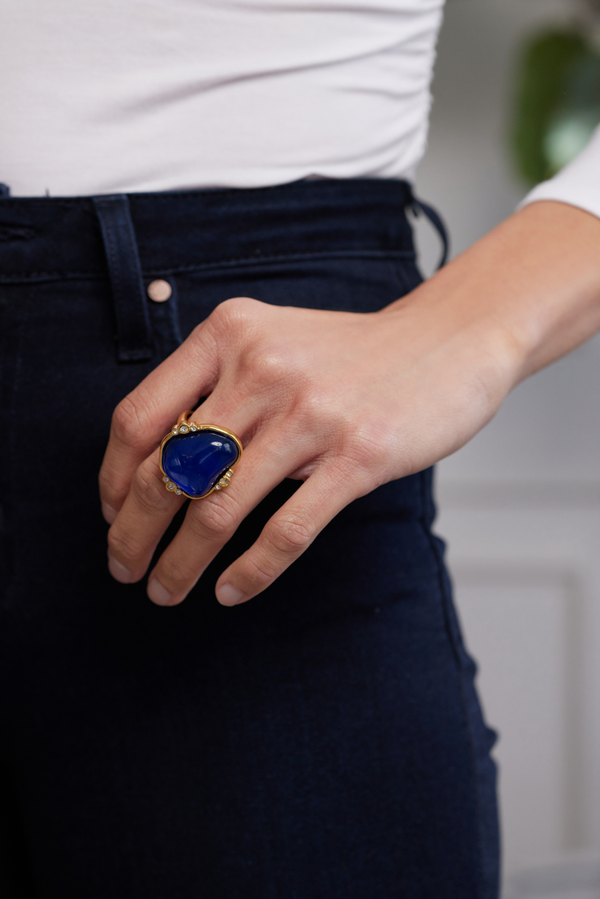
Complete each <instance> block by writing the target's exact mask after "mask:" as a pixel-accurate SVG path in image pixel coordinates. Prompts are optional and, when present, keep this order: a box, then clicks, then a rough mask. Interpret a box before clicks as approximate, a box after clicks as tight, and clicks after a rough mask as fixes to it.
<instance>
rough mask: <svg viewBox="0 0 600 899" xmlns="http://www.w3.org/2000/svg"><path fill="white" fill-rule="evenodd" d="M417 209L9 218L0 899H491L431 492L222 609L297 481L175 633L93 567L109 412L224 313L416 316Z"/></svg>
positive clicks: (364, 515) (154, 209)
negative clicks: (409, 309)
mask: <svg viewBox="0 0 600 899" xmlns="http://www.w3.org/2000/svg"><path fill="white" fill-rule="evenodd" d="M111 203H113V204H116V205H113V206H111V205H110V204H111ZM411 203H412V197H411V193H410V188H409V186H408V185H407V184H405V183H402V182H389V181H369V180H361V181H352V182H343V181H341V182H332V181H314V182H304V183H298V184H291V185H285V186H282V187H273V188H266V189H257V190H214V191H190V192H176V193H165V194H152V195H149V194H147V195H141V194H140V195H130V196H129V197H128V198H125V201H124V202H123V199H118V201H115V200H114V199H112V200H111V199H109V200H107V199H106V198H104V208H103V210H102V206H103V203H102V200H101V201H100V202H99V201H98V198H96V200H94V198H74V199H54V198H39V199H38V198H24V199H12V198H10V197H7V196H3V197H0V316H1V317H0V341H1V371H0V416H1V434H2V440H1V442H0V456H1V458H0V462H1V464H0V478H1V494H0V495H1V502H2V508H1V512H2V518H1V527H2V558H1V562H2V568H1V585H0V586H1V594H0V597H1V598H0V660H1V666H2V667H1V676H0V727H1V735H0V741H1V742H0V795H1V797H2V802H1V818H2V820H1V822H0V895H1V896H2V897H3V899H4V897H6V899H70V897H78V899H79V897H81V899H84V897H85V899H107V897H111V899H137V897H139V899H200V897H206V899H496V897H497V891H498V884H497V881H498V830H497V816H496V803H495V767H494V764H493V762H492V760H491V759H490V755H489V751H490V748H491V746H492V744H493V740H494V735H493V732H492V731H490V730H489V729H488V728H487V727H486V725H485V724H484V721H483V719H482V716H481V712H480V708H479V704H478V700H477V697H476V694H475V690H474V686H473V677H474V665H473V662H472V661H471V660H470V658H469V657H468V655H467V654H466V652H465V649H464V646H463V642H462V639H461V635H460V631H459V626H458V623H457V619H456V615H455V611H454V608H453V604H452V598H451V589H450V585H449V581H448V577H447V575H446V571H445V568H444V562H443V545H442V543H441V542H440V540H439V539H438V538H437V537H436V536H434V535H433V534H432V531H431V527H432V522H433V519H434V504H433V500H432V472H431V470H428V471H424V472H421V473H420V474H416V475H413V476H411V477H407V478H403V479H401V480H398V481H396V482H394V483H391V484H389V485H387V486H385V487H382V488H380V489H378V490H375V491H374V492H373V493H371V494H369V495H368V496H365V497H363V498H361V499H359V500H357V501H355V502H354V503H352V504H351V505H350V506H348V507H347V508H346V509H345V510H344V511H343V512H342V513H341V514H339V515H338V516H337V517H336V518H335V520H334V521H333V522H331V524H330V525H329V526H328V527H327V528H326V530H325V531H324V532H323V533H322V535H321V536H320V537H319V538H318V539H317V540H316V541H315V542H314V544H313V545H312V546H311V547H310V549H309V550H308V551H307V552H306V554H305V555H304V556H303V557H302V558H301V559H300V560H299V561H297V562H296V563H295V564H294V565H293V566H292V567H291V568H290V569H289V570H288V571H287V572H286V573H285V574H284V575H283V576H282V577H280V578H279V580H278V581H277V582H276V583H275V584H274V586H272V587H271V588H269V589H268V590H267V591H266V592H265V593H263V594H262V595H260V596H259V597H257V598H255V599H253V600H252V601H251V602H248V603H246V604H244V605H242V606H239V607H235V608H224V607H222V606H220V605H219V604H218V603H217V601H216V599H215V596H214V584H215V581H216V578H217V576H218V575H219V573H220V572H221V571H222V570H223V569H224V568H225V566H226V565H228V564H229V563H230V562H231V561H232V560H233V559H234V558H236V557H237V556H238V555H239V554H240V553H241V552H243V550H244V549H245V548H247V547H248V546H249V545H250V544H251V543H252V542H253V541H254V539H255V538H256V537H257V535H258V534H259V532H260V530H261V529H262V527H263V526H264V524H265V522H266V521H267V519H268V518H269V516H270V515H271V514H272V512H273V511H274V510H275V509H276V508H277V507H278V506H279V505H280V504H281V503H282V502H283V501H284V500H285V499H286V498H287V497H288V496H290V495H291V493H292V492H293V491H294V490H295V489H296V488H297V486H298V484H297V482H294V481H285V482H284V483H282V484H281V485H280V486H279V487H278V488H277V489H276V490H274V491H273V492H272V494H270V495H269V496H268V497H267V498H266V499H265V500H264V502H263V503H262V504H261V505H260V506H259V507H258V508H257V509H256V510H255V511H254V512H253V513H252V514H251V515H250V516H249V517H248V518H247V519H246V520H245V521H244V523H243V524H242V525H241V527H240V528H239V530H238V532H237V534H236V535H235V537H234V538H233V539H232V540H231V541H230V543H229V544H228V545H227V546H226V548H225V549H223V551H222V552H221V554H220V555H219V556H218V557H217V559H216V561H215V562H214V563H213V564H211V566H210V567H209V569H208V570H207V571H206V573H205V574H204V576H203V577H202V578H201V579H200V581H199V583H198V584H197V586H196V587H195V588H194V589H193V591H192V592H191V594H190V595H189V597H188V598H187V599H186V601H185V602H184V603H183V604H181V605H180V606H177V607H174V608H160V607H158V606H155V605H153V604H152V603H151V602H150V601H149V600H148V599H147V597H146V593H145V583H140V584H135V585H126V586H124V585H121V584H119V583H116V582H115V581H113V580H112V579H111V577H110V576H109V574H108V571H107V567H106V531H107V526H106V524H105V523H104V521H103V519H102V517H101V515H100V508H99V499H98V487H97V476H98V470H99V468H100V464H101V461H102V456H103V452H104V449H105V447H106V443H107V439H108V433H109V428H110V420H111V414H112V411H113V409H114V407H115V406H116V405H117V403H118V402H119V401H120V400H121V399H122V398H123V397H124V396H125V395H126V394H127V393H128V392H129V391H131V390H132V389H133V388H134V387H135V386H136V385H137V384H138V383H139V382H140V381H141V380H142V379H143V378H144V377H145V375H147V374H148V372H150V371H151V370H152V368H154V367H155V366H156V365H157V364H159V363H160V361H161V360H162V359H164V358H165V356H167V355H168V354H169V353H171V352H172V351H173V350H174V349H175V348H176V347H177V345H178V344H179V342H180V341H181V339H182V338H185V337H186V335H188V334H189V333H190V331H191V330H192V329H193V328H194V326H195V325H196V324H198V323H199V322H200V321H202V320H203V319H204V318H205V317H206V316H208V315H209V314H210V312H211V310H212V309H214V308H215V306H216V305H217V304H218V303H220V302H221V301H223V300H225V299H227V298H229V297H233V296H239V295H245V296H252V297H255V298H256V299H259V300H262V301H263V302H265V303H272V304H277V305H284V306H285V305H295V306H304V307H310V308H315V309H333V310H351V311H355V312H371V311H374V310H377V309H380V308H382V307H384V306H386V305H387V304H389V303H390V302H392V301H394V300H395V299H397V298H398V297H399V296H401V295H403V294H405V293H407V292H408V291H410V290H411V289H412V288H414V287H415V286H416V285H417V284H418V283H419V281H420V275H419V272H418V269H417V267H416V264H415V254H414V247H413V241H412V234H411V229H410V225H409V222H408V220H407V218H406V214H405V209H406V207H407V206H408V205H410V204H411ZM107 206H108V212H107V211H106V209H107ZM99 207H100V211H99ZM117 207H118V209H119V210H120V212H117V214H116V216H115V215H114V214H113V213H114V210H115V208H117ZM103 213H104V218H103ZM127 217H129V224H128V221H127ZM107 229H108V232H109V236H108V238H107ZM127 233H129V237H128V236H127ZM115 234H116V235H117V239H116V250H115V252H116V253H117V255H118V254H119V253H120V254H121V257H120V258H119V259H118V260H117V261H116V262H115V261H114V260H113V261H112V262H111V259H110V253H109V252H107V247H108V245H109V244H110V242H111V240H112V239H113V238H114V237H115ZM119 234H121V239H119V238H118V235H119ZM111 235H112V236H111ZM123 235H124V236H123ZM132 247H133V249H132ZM127 258H129V259H130V262H129V267H128V264H127ZM115 266H116V267H117V268H118V269H119V266H120V267H121V268H120V269H119V271H120V272H121V275H119V273H118V272H117V274H116V277H117V280H118V278H119V277H122V278H124V279H125V283H127V284H132V283H133V287H128V288H127V289H126V290H121V292H120V293H119V290H118V287H115ZM123 267H124V268H123ZM136 273H137V274H136ZM135 278H138V281H139V279H140V278H141V281H142V285H143V290H142V289H140V288H139V284H137V285H136V283H134V282H135ZM156 278H163V279H165V280H167V281H168V282H169V283H170V284H171V286H172V295H171V297H170V299H169V300H168V301H166V302H163V303H153V302H151V301H150V300H149V299H148V298H147V296H146V292H145V291H146V287H147V285H148V283H149V282H150V281H151V280H153V279H156ZM135 321H137V322H138V323H140V324H139V327H140V331H139V333H137V334H136V332H135V329H134V330H133V332H132V330H131V328H132V322H135ZM146 323H147V324H146ZM145 327H147V335H148V336H146V333H144V328H145ZM132 342H133V350H134V353H133V355H131V353H130V354H129V357H128V356H127V353H128V347H129V350H131V344H132ZM136 353H137V356H136ZM145 356H146V357H147V358H145ZM127 358H128V359H129V361H125V359H127ZM135 359H137V361H132V360H135ZM376 391H377V385H374V393H375V396H376ZM181 411H183V410H181V409H178V408H174V409H173V421H176V419H177V416H178V414H179V413H180V412H181ZM232 489H233V488H232ZM180 519H181V516H179V517H178V519H177V521H176V522H175V523H174V526H173V527H176V526H177V525H178V523H179V521H180ZM172 533H173V529H171V531H170V532H169V534H167V536H166V539H167V540H168V539H169V536H170V535H172ZM162 545H163V546H164V545H165V544H164V542H163V544H162Z"/></svg>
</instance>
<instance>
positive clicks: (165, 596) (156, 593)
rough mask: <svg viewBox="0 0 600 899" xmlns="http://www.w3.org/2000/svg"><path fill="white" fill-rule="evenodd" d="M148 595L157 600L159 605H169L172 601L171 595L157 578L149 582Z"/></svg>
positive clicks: (153, 600)
mask: <svg viewBox="0 0 600 899" xmlns="http://www.w3.org/2000/svg"><path fill="white" fill-rule="evenodd" d="M148 596H149V597H150V599H151V600H152V602H155V603H156V605H157V606H168V605H169V603H170V602H171V595H170V593H168V592H167V591H166V590H165V588H164V587H163V585H162V584H159V583H158V581H157V580H156V578H152V580H151V581H149V582H148Z"/></svg>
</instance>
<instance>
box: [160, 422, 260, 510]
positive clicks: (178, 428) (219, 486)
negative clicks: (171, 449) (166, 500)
mask: <svg viewBox="0 0 600 899" xmlns="http://www.w3.org/2000/svg"><path fill="white" fill-rule="evenodd" d="M190 415H193V412H192V411H188V412H182V413H181V415H180V416H179V418H178V419H177V424H176V425H173V427H172V428H171V430H170V431H169V433H168V434H167V435H166V436H165V437H163V439H162V440H161V442H160V457H159V460H158V464H159V465H160V470H161V471H162V474H163V481H164V484H165V487H166V489H167V490H168V491H169V493H174V494H175V495H176V496H185V497H186V499H205V498H206V497H207V496H210V494H211V493H213V492H214V491H215V490H223V489H224V488H225V487H229V483H230V481H231V477H232V475H233V469H234V468H235V466H236V465H237V464H238V462H239V461H240V459H241V458H242V444H241V442H240V439H239V438H238V437H236V435H235V434H233V433H232V432H231V431H227V430H226V429H225V428H221V427H220V426H219V425H207V424H198V422H196V421H190ZM194 431H215V432H216V433H217V434H223V436H224V437H229V439H230V440H233V442H234V443H235V445H236V446H237V448H238V457H237V459H236V460H235V462H234V463H233V465H232V466H231V468H228V469H227V471H226V472H225V474H223V475H221V477H220V478H219V480H218V481H217V482H216V484H214V486H213V487H211V489H210V490H209V491H208V493H204V494H203V495H202V496H190V495H189V493H186V492H185V490H182V489H181V488H180V487H178V486H177V484H174V483H173V481H172V480H171V479H170V478H169V476H168V475H167V473H166V471H165V470H164V468H163V448H164V446H165V444H166V443H167V442H168V441H169V440H170V439H171V437H176V436H177V435H178V434H189V433H190V432H192V433H193V432H194Z"/></svg>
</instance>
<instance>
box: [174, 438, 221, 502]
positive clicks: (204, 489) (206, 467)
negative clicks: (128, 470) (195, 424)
mask: <svg viewBox="0 0 600 899" xmlns="http://www.w3.org/2000/svg"><path fill="white" fill-rule="evenodd" d="M238 456H239V450H238V447H237V445H236V444H235V443H234V441H233V440H231V438H229V437H226V436H225V434H219V433H218V431H192V432H190V433H188V434H177V435H176V436H173V437H171V439H170V440H167V442H166V443H165V445H164V447H163V451H162V467H163V468H164V471H165V474H166V475H168V477H170V478H171V480H172V481H173V483H174V484H177V486H178V487H179V488H180V489H181V490H183V491H184V492H185V493H187V494H188V495H189V496H196V497H197V496H204V495H205V494H206V493H208V492H209V490H211V489H212V488H213V487H214V485H215V484H216V483H217V481H218V480H219V478H220V477H222V476H223V475H224V474H225V472H226V471H227V469H228V468H231V466H232V465H233V463H234V462H235V461H236V460H237V458H238Z"/></svg>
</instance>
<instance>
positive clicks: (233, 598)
mask: <svg viewBox="0 0 600 899" xmlns="http://www.w3.org/2000/svg"><path fill="white" fill-rule="evenodd" d="M243 598H244V594H243V593H242V592H241V591H240V590H236V589H235V587H232V586H231V584H221V586H220V587H219V588H218V589H217V599H218V600H219V602H220V603H221V605H222V606H236V605H237V604H238V603H239V602H241V601H242V600H243Z"/></svg>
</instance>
